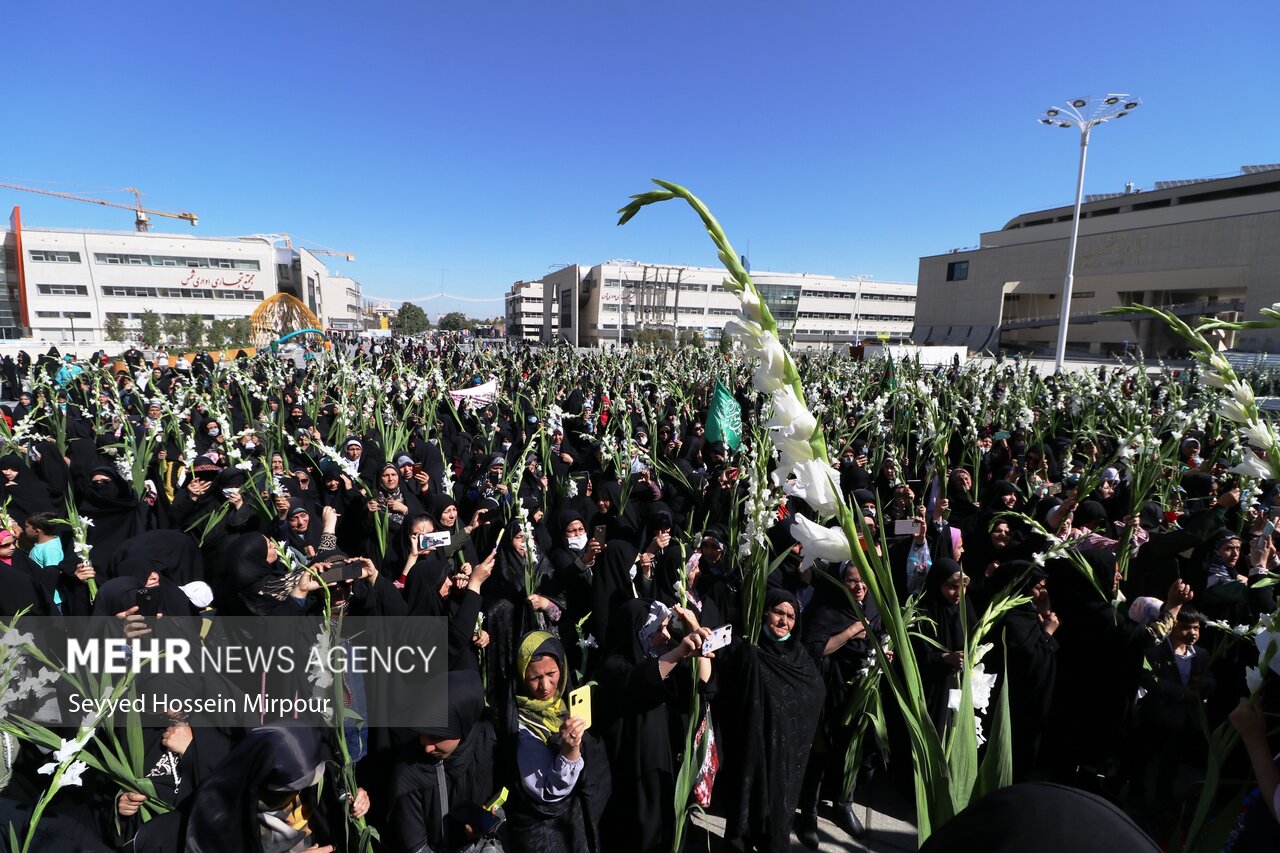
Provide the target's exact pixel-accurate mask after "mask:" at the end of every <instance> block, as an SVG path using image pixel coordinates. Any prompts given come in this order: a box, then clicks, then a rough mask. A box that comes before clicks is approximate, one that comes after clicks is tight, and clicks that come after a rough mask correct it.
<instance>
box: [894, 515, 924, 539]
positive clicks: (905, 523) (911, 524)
mask: <svg viewBox="0 0 1280 853" xmlns="http://www.w3.org/2000/svg"><path fill="white" fill-rule="evenodd" d="M919 529H920V522H919V521H917V520H916V519H914V518H904V519H901V520H900V521H895V522H894V523H893V535H894V536H915V535H916V531H917V530H919Z"/></svg>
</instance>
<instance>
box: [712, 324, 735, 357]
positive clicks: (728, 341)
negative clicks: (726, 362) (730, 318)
mask: <svg viewBox="0 0 1280 853" xmlns="http://www.w3.org/2000/svg"><path fill="white" fill-rule="evenodd" d="M716 348H717V349H718V350H719V351H720V354H721V355H728V354H729V353H731V352H733V338H731V337H729V332H728V331H726V330H724V329H721V330H720V343H718V344H717V345H716Z"/></svg>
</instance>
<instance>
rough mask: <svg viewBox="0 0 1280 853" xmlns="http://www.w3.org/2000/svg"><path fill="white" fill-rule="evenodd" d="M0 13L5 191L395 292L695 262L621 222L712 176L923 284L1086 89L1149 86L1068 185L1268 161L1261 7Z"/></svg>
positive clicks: (1268, 6) (1034, 164) (752, 233)
mask: <svg viewBox="0 0 1280 853" xmlns="http://www.w3.org/2000/svg"><path fill="white" fill-rule="evenodd" d="M4 29H5V35H4V37H3V41H4V51H3V54H2V56H3V59H2V60H0V61H3V65H4V71H5V81H4V94H3V102H4V106H5V109H4V113H3V116H4V118H3V127H4V130H3V134H2V135H0V152H2V153H3V154H2V158H0V180H5V181H13V182H17V183H39V184H40V185H42V186H48V187H53V188H58V189H63V190H66V191H71V192H82V193H86V194H90V195H101V196H102V197H104V198H112V199H116V200H119V201H127V200H128V197H127V196H126V195H125V194H122V193H118V192H116V193H112V192H110V190H111V189H112V188H119V187H124V186H130V185H135V186H138V187H141V188H142V189H143V190H145V191H146V192H147V193H148V194H149V195H148V201H149V202H150V203H151V204H153V205H155V206H158V207H162V208H166V209H190V210H195V211H196V212H198V213H199V214H200V226H199V228H198V229H197V231H196V233H199V234H205V235H210V236H213V235H229V234H248V233H255V232H282V231H287V232H289V233H291V234H294V235H296V236H297V237H299V238H302V239H304V240H308V241H313V242H314V243H317V244H322V245H326V246H330V247H334V248H337V249H342V250H346V251H351V252H354V253H355V254H356V256H357V262H356V263H354V264H346V263H345V262H343V261H341V260H337V259H335V260H334V261H333V263H332V265H331V266H332V267H333V268H335V269H337V270H339V271H341V272H344V273H348V274H351V275H354V276H355V277H356V278H358V279H359V280H360V281H361V282H362V283H363V285H364V288H365V291H366V293H368V294H370V295H375V296H385V297H391V298H395V299H397V301H398V300H400V299H404V298H407V297H414V296H421V295H426V294H429V293H433V292H438V291H439V290H441V288H442V286H443V289H444V290H445V291H448V292H451V293H458V294H471V295H476V296H490V295H493V296H498V295H500V294H501V293H502V292H503V291H505V290H506V289H507V288H508V287H509V286H510V284H511V282H512V281H514V280H516V279H519V278H537V277H540V276H541V275H542V274H543V273H544V272H546V270H547V268H548V267H549V266H550V265H553V264H561V263H569V262H582V263H595V262H599V261H601V260H604V259H607V258H612V257H625V258H636V259H639V260H645V261H655V262H679V263H689V264H703V265H714V264H715V263H716V261H715V255H714V252H713V251H712V250H711V246H710V242H709V241H708V240H707V239H706V237H705V235H704V234H702V233H701V232H700V229H699V228H698V226H697V224H696V222H695V221H694V220H693V218H692V216H691V214H690V213H688V212H687V211H686V210H683V209H678V208H676V207H674V206H669V207H666V208H658V209H653V210H649V211H646V212H645V213H644V214H642V215H641V216H640V217H638V218H637V219H636V220H635V221H633V222H632V223H631V224H630V225H628V226H626V227H625V228H621V229H619V228H616V227H614V221H615V214H614V211H615V210H616V209H617V208H618V207H620V206H621V205H622V204H623V203H624V202H625V200H626V198H627V196H628V195H630V194H632V193H635V192H641V191H644V190H645V189H647V188H648V178H650V177H662V178H666V179H668V180H674V181H677V182H680V183H684V184H686V185H687V186H689V187H691V188H692V189H693V190H694V191H695V192H696V193H698V194H699V195H701V196H702V197H703V198H704V200H706V201H707V202H708V203H709V204H710V205H711V206H712V209H713V210H714V211H715V212H716V214H717V215H718V216H719V218H720V220H721V222H722V223H723V224H724V225H725V227H726V228H727V230H728V231H729V235H730V238H731V239H732V240H733V241H734V243H735V245H736V246H737V247H738V249H739V251H742V252H746V251H747V250H748V248H749V250H750V256H751V261H752V265H753V267H754V268H756V269H762V270H763V269H767V270H779V271H797V272H798V271H806V272H817V273H829V274H836V275H853V274H858V273H867V274H870V275H872V276H874V277H876V278H879V279H884V280H895V281H914V280H915V277H916V268H917V259H918V257H919V256H921V255H929V254H936V253H940V252H945V251H946V250H948V249H950V248H953V247H958V246H969V245H973V244H975V243H976V242H977V239H978V233H979V232H980V231H982V230H991V229H995V228H998V227H1000V226H1001V225H1002V224H1003V223H1004V222H1005V221H1006V220H1007V219H1009V218H1010V217H1012V216H1014V215H1015V214H1017V213H1020V212H1023V211H1026V210H1034V209H1038V208H1042V207H1049V206H1053V205H1056V204H1062V203H1066V202H1068V201H1069V200H1070V198H1071V195H1072V193H1073V191H1074V180H1075V171H1074V170H1075V162H1076V156H1077V150H1078V148H1077V141H1078V134H1076V132H1075V131H1067V130H1058V129H1055V128H1045V127H1042V126H1040V125H1038V124H1036V123H1035V118H1036V116H1037V115H1038V113H1039V112H1040V111H1041V110H1042V109H1044V108H1045V107H1047V106H1051V105H1053V104H1054V103H1055V102H1061V101H1064V100H1066V99H1068V98H1070V97H1073V96H1076V95H1081V94H1100V93H1105V92H1107V91H1119V92H1132V93H1135V94H1138V95H1139V96H1141V97H1142V99H1143V101H1144V105H1143V107H1142V108H1141V109H1139V110H1138V111H1137V112H1136V113H1135V114H1134V115H1132V116H1131V117H1127V118H1125V119H1123V120H1121V121H1118V122H1113V123H1111V124H1108V125H1106V126H1104V127H1103V128H1101V129H1100V130H1099V131H1098V132H1097V134H1096V135H1095V137H1094V144H1093V145H1092V146H1091V147H1090V164H1089V173H1088V178H1087V183H1086V192H1106V191H1118V190H1120V189H1121V188H1122V187H1123V185H1124V183H1125V182H1126V181H1134V182H1136V183H1137V184H1138V185H1139V186H1148V187H1149V186H1150V185H1151V184H1152V183H1153V182H1154V181H1156V180H1162V179H1173V178H1192V177H1201V176H1208V175H1218V174H1226V173H1230V172H1233V171H1234V170H1235V169H1237V168H1238V167H1239V166H1241V165H1243V164H1247V163H1248V164H1252V163H1270V162H1280V144H1278V143H1277V142H1276V140H1277V139H1280V119H1278V118H1277V111H1276V110H1275V108H1274V106H1273V103H1272V102H1273V100H1274V97H1275V86H1276V82H1277V80H1280V51H1278V50H1277V49H1276V45H1275V33H1276V32H1277V31H1280V4H1276V3H1274V2H1242V3H1233V4H1228V5H1227V6H1219V5H1215V4H1210V3H1204V2H1198V3H1190V2H1179V0H1172V2H1123V3H1117V2H1114V0H1113V2H1108V3H1100V2H1091V0H1086V1H1085V2H1078V3H1074V4H1069V5H1064V4H1041V3H1034V2H1026V0H1022V2H1018V3H983V2H969V3H934V4H924V3H869V2H860V1H859V0H843V2H816V0H815V2H804V1H803V0H801V2H773V3H764V2H752V0H739V2H727V0H641V2H629V3H627V2H611V1H610V0H576V2H557V1H556V0H543V2H537V3H530V2H518V3H517V2H507V0H494V2H488V3H459V2H448V3H446V2H421V0H419V2H396V3H392V2H379V1H378V0H368V2H362V3H357V2H345V3H330V2H318V0H307V2H288V3H286V2H261V0H258V2H234V3H233V2H213V3H181V4H179V3H163V4H153V3H148V2H135V3H127V4H104V3H101V2H92V3H77V4H70V3H57V2H47V3H22V4H10V5H9V6H8V7H7V8H6V10H5V26H4ZM13 203H19V204H21V205H22V208H23V211H24V220H25V221H26V222H27V223H29V224H31V225H57V226H68V227H93V228H117V229H128V228H130V227H132V219H131V217H130V215H129V214H128V212H126V211H108V210H105V209H99V208H95V207H91V206H89V205H82V204H75V203H72V202H64V201H54V200H47V199H44V198H41V197H38V196H32V195H28V194H22V193H14V192H10V191H7V190H0V205H3V207H4V208H5V209H6V210H7V208H8V207H9V206H10V205H12V204H13ZM160 228H161V229H163V230H174V231H183V230H189V226H187V225H186V224H185V223H175V224H161V225H160ZM422 304H424V305H425V307H427V310H428V312H429V313H430V314H431V315H432V316H433V317H434V316H435V315H436V313H437V312H439V311H441V310H451V309H455V308H462V309H464V310H467V311H468V312H469V313H474V314H476V315H490V314H496V313H500V311H501V303H500V302H497V301H495V302H494V303H491V304H488V305H485V304H461V303H457V302H454V303H448V302H446V301H445V300H436V301H434V302H429V303H422Z"/></svg>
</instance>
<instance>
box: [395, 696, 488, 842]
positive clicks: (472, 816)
mask: <svg viewBox="0 0 1280 853" xmlns="http://www.w3.org/2000/svg"><path fill="white" fill-rule="evenodd" d="M445 695H446V696H447V697H448V704H449V708H448V715H447V717H446V718H445V721H444V722H443V723H442V724H441V725H439V726H434V727H426V728H419V729H418V730H417V734H418V744H420V746H421V748H420V749H414V748H409V749H407V750H406V751H405V752H404V753H403V754H402V756H401V757H400V758H399V759H398V760H397V761H396V764H395V768H394V769H393V770H392V773H391V787H390V792H389V793H390V802H391V811H390V814H389V815H388V817H387V828H388V830H389V831H388V832H387V833H386V835H385V836H384V840H385V841H386V843H387V844H388V849H389V850H392V851H418V850H432V851H439V853H452V851H457V850H461V849H463V848H465V847H467V846H468V845H469V844H471V843H473V842H475V841H477V840H478V839H479V838H481V837H493V835H494V834H495V833H496V832H497V831H498V828H499V824H500V821H499V818H498V817H497V816H496V815H493V814H492V813H488V812H484V810H483V808H482V804H484V803H487V802H490V801H491V800H492V799H493V798H494V796H495V795H496V794H497V793H498V790H499V789H500V788H501V785H499V784H498V781H497V779H496V778H495V775H494V765H495V761H496V753H497V733H496V731H495V730H494V727H493V723H492V722H491V721H490V720H489V719H488V718H487V714H486V709H485V703H484V684H483V682H482V681H481V679H480V673H478V672H473V671H467V672H450V673H449V675H448V690H447V692H446V694H445ZM482 821H484V822H485V823H488V824H489V825H488V826H481V825H480V824H481V822H482Z"/></svg>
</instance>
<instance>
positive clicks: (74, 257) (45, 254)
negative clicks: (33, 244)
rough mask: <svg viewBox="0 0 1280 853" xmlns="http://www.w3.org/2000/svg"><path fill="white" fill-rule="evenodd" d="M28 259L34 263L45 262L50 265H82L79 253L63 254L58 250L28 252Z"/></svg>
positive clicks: (33, 250)
mask: <svg viewBox="0 0 1280 853" xmlns="http://www.w3.org/2000/svg"><path fill="white" fill-rule="evenodd" d="M27 257H29V258H31V260H33V261H44V262H45V263H50V264H78V263H80V253H79V252H63V251H59V250H56V249H32V250H31V251H30V252H27Z"/></svg>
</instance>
